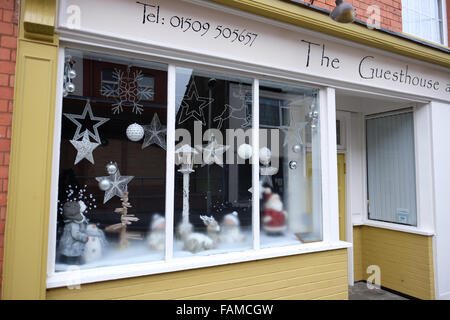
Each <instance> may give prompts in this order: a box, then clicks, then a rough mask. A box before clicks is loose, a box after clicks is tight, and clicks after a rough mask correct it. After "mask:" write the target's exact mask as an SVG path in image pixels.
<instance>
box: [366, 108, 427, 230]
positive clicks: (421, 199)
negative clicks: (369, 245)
mask: <svg viewBox="0 0 450 320" xmlns="http://www.w3.org/2000/svg"><path fill="white" fill-rule="evenodd" d="M408 106H409V107H412V109H413V117H414V150H415V163H416V166H415V173H416V208H417V225H416V226H408V225H402V224H397V223H393V222H384V221H377V220H371V219H369V213H368V206H367V162H366V158H367V155H366V150H367V146H366V121H365V117H362V119H361V121H362V132H361V134H362V135H363V145H362V148H363V150H364V159H363V170H364V174H363V188H364V195H365V201H366V202H365V204H364V206H363V208H364V212H363V215H362V219H361V220H362V221H361V224H357V225H365V226H370V227H376V228H383V229H388V230H395V231H401V232H407V233H414V234H419V235H424V236H433V235H435V231H434V230H435V228H434V190H433V187H432V186H433V158H432V147H431V143H430V141H432V140H431V135H432V133H431V131H432V126H431V104H430V103H410V104H408ZM405 107H406V106H405ZM394 113H395V111H393V113H392V114H394Z"/></svg>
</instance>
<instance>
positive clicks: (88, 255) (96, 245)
mask: <svg viewBox="0 0 450 320" xmlns="http://www.w3.org/2000/svg"><path fill="white" fill-rule="evenodd" d="M86 232H87V234H88V236H89V238H88V241H87V242H86V245H85V247H84V253H83V259H84V262H85V263H90V262H93V261H97V260H100V258H101V257H102V255H103V251H104V248H105V246H106V238H105V234H104V233H103V231H102V230H100V229H99V228H97V226H96V225H95V224H89V225H88V226H87V227H86Z"/></svg>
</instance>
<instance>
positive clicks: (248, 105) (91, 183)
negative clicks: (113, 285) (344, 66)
mask: <svg viewBox="0 0 450 320" xmlns="http://www.w3.org/2000/svg"><path fill="white" fill-rule="evenodd" d="M168 70H169V68H168V66H167V65H165V64H161V63H156V62H148V61H141V60H137V59H131V58H119V57H113V56H109V55H101V54H96V53H89V52H81V51H78V50H69V49H66V59H65V68H64V80H63V86H64V98H63V101H62V117H61V123H60V125H61V141H60V149H59V151H60V152H59V154H60V161H59V181H58V192H59V194H58V215H57V222H56V223H57V226H56V227H57V232H56V245H55V249H56V261H55V271H56V272H57V273H58V272H64V271H70V270H71V267H72V265H77V266H79V267H80V268H81V269H94V268H101V267H108V266H118V265H125V264H126V265H131V264H136V263H151V262H162V261H166V260H171V261H173V260H174V259H183V258H188V259H189V258H193V259H195V257H197V256H207V255H213V254H218V253H230V252H236V251H245V250H253V249H259V248H260V247H262V248H266V247H279V246H286V245H294V244H302V243H306V242H312V241H319V240H322V221H321V220H322V212H321V210H322V204H321V172H320V170H321V169H320V168H321V165H320V164H321V159H320V134H319V130H320V121H319V108H318V101H317V90H316V89H310V88H304V87H299V86H290V85H285V84H282V83H275V82H262V83H261V84H260V85H259V87H258V88H254V83H257V82H256V81H255V80H254V79H251V78H245V77H241V76H234V75H227V74H222V73H216V72H210V71H203V70H200V69H188V68H182V67H176V68H171V69H170V70H173V71H172V72H173V74H172V79H175V81H174V82H172V83H168ZM168 85H171V86H174V89H175V90H174V93H173V96H172V97H170V98H171V99H170V100H169V101H174V104H168V102H167V101H168V97H167V92H168V90H167V89H168ZM255 89H259V93H260V94H259V97H258V101H259V105H257V106H254V100H255V99H254V97H253V92H255V91H254V90H255ZM169 91H170V90H169ZM168 108H174V110H170V111H171V112H169V113H168ZM255 108H258V109H255ZM253 110H258V115H259V116H258V118H257V119H254V117H253ZM168 114H174V118H175V119H171V120H172V121H174V123H175V132H174V136H175V139H174V140H172V141H171V142H170V141H167V130H168V129H167V125H168V119H167V117H168ZM169 123H170V121H169ZM171 123H173V122H171ZM254 128H256V130H258V132H256V133H253V130H254ZM172 130H173V129H172ZM258 134H259V135H258ZM307 136H308V137H310V142H309V143H306V139H307V138H306V137H307ZM255 137H259V145H260V149H259V152H257V153H255V150H254V147H253V143H252V139H254V138H255ZM169 143H172V144H173V145H170V144H169ZM169 147H170V148H169ZM168 149H170V150H174V151H175V152H174V154H173V155H170V154H168V153H167V152H166V150H168ZM166 166H169V167H168V168H169V170H171V168H173V170H174V176H173V177H174V178H173V180H171V179H169V180H167V179H166ZM258 167H259V168H260V176H259V183H256V185H254V183H255V182H254V180H253V172H256V169H257V168H258ZM169 172H170V171H169ZM257 180H258V178H256V181H257ZM168 188H173V190H174V192H173V194H174V199H173V201H171V200H169V201H166V190H170V189H168ZM169 194H171V193H169ZM258 200H259V211H256V210H258V209H254V205H255V204H258ZM256 212H257V213H256ZM168 214H169V215H170V216H168ZM258 216H259V218H257V217H258ZM169 218H170V219H169ZM166 220H167V221H170V223H171V224H172V223H173V225H171V226H170V227H169V226H167V227H166ZM255 224H257V225H255ZM258 239H259V243H258V242H257V241H256V240H258ZM166 244H169V245H170V247H167V248H166ZM173 258H174V259H173ZM177 261H179V260H177ZM166 262H168V261H166ZM153 265H158V264H153Z"/></svg>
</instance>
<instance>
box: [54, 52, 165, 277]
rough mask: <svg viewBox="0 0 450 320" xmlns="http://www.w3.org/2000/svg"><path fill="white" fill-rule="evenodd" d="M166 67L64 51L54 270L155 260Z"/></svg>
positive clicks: (161, 202)
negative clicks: (144, 91)
mask: <svg viewBox="0 0 450 320" xmlns="http://www.w3.org/2000/svg"><path fill="white" fill-rule="evenodd" d="M166 70H167V66H166V65H163V64H159V63H150V62H144V61H138V60H133V59H125V58H118V57H117V58H116V57H111V56H105V55H99V54H94V53H89V52H81V51H76V50H66V68H65V73H64V75H65V76H64V88H65V89H64V95H65V97H64V99H63V107H62V109H63V110H62V112H63V116H62V118H61V145H60V163H59V168H60V170H59V214H58V221H57V255H56V271H64V270H67V268H68V266H69V265H72V264H77V265H79V266H80V267H81V268H83V269H85V268H95V267H102V266H114V265H121V264H131V263H138V262H147V261H153V260H161V259H163V257H164V244H165V243H164V238H165V234H164V220H165V219H164V217H165V186H166V178H165V172H166V170H165V166H166V147H165V143H166V142H165V125H166V117H167V110H166V95H167V71H166ZM141 74H148V75H151V77H152V78H153V79H154V83H153V84H148V87H150V86H152V90H154V94H153V98H154V99H153V101H151V102H149V101H147V100H144V99H143V97H142V95H141V89H140V86H139V79H140V78H141ZM146 84H147V83H146ZM73 86H74V87H73ZM122 222H123V224H122ZM127 222H128V223H129V224H127Z"/></svg>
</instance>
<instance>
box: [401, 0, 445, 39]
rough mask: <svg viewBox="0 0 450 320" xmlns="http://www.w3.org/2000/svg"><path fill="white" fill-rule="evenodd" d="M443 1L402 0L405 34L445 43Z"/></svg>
mask: <svg viewBox="0 0 450 320" xmlns="http://www.w3.org/2000/svg"><path fill="white" fill-rule="evenodd" d="M440 1H441V0H430V1H423V0H408V1H406V0H402V21H403V32H406V33H409V34H412V35H415V36H418V37H420V38H423V39H425V40H429V41H434V42H438V43H443V30H442V26H441V20H442V15H443V12H442V7H441V5H440Z"/></svg>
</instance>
